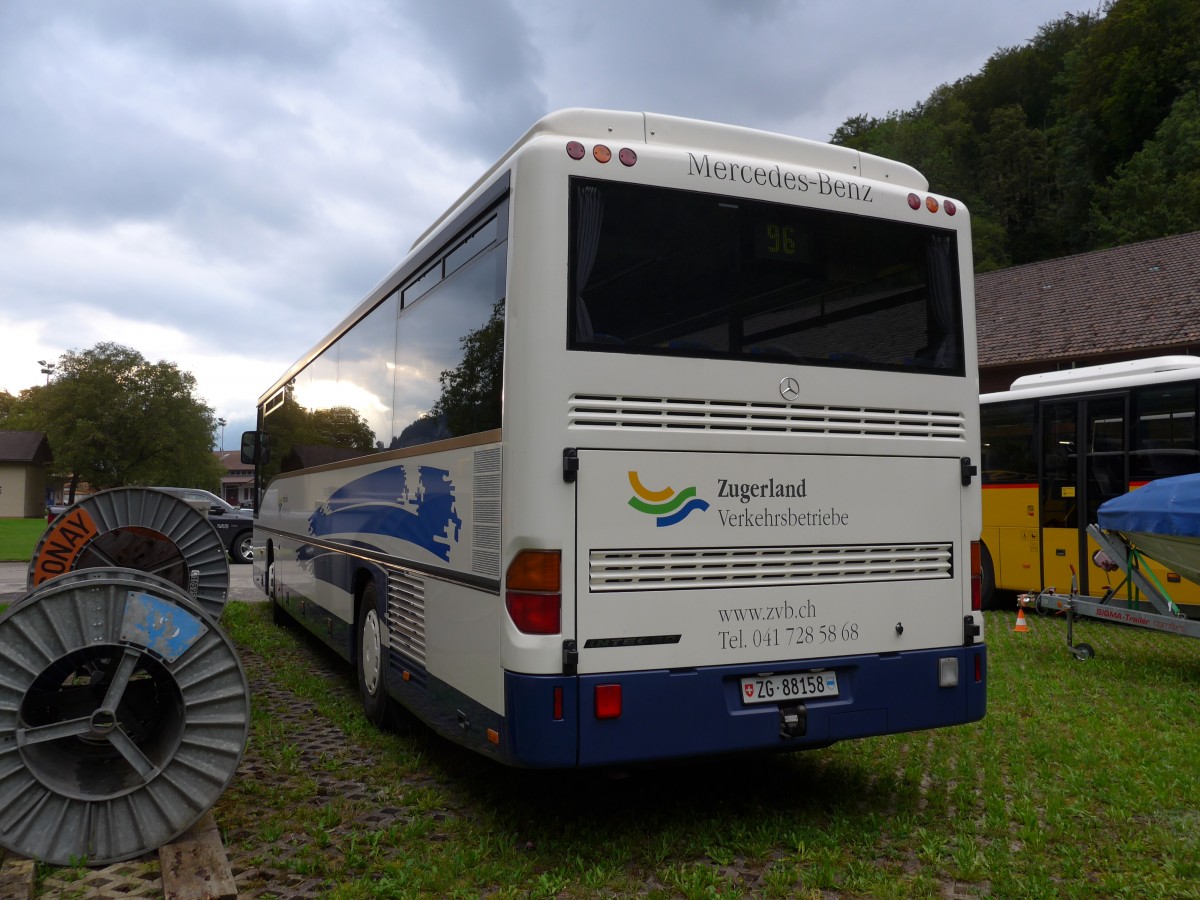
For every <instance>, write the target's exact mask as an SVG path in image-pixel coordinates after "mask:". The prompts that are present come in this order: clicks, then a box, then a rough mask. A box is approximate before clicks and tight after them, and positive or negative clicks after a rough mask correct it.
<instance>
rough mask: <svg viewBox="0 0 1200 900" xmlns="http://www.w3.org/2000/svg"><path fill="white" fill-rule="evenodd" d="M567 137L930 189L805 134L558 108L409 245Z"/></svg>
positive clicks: (899, 167)
mask: <svg viewBox="0 0 1200 900" xmlns="http://www.w3.org/2000/svg"><path fill="white" fill-rule="evenodd" d="M545 136H557V137H561V138H563V139H566V140H571V139H578V138H586V139H589V140H596V141H606V142H609V143H626V144H633V143H639V144H664V145H673V146H677V147H692V148H696V149H701V150H704V151H705V152H708V153H729V154H734V155H738V156H744V157H753V158H758V159H769V160H773V161H778V162H786V163H792V164H794V165H803V166H811V167H814V168H820V169H824V170H826V171H828V172H836V173H838V174H843V175H854V176H857V177H860V178H869V179H872V180H874V181H881V182H885V183H890V184H895V185H898V186H900V187H906V188H910V189H912V190H917V191H926V190H928V189H929V181H928V180H927V179H926V178H925V176H924V175H922V174H921V173H920V172H918V171H917V170H916V169H914V168H913V167H912V166H910V165H906V164H905V163H902V162H896V161H895V160H890V159H884V158H883V157H881V156H875V155H873V154H871V153H863V152H861V151H859V150H853V149H851V148H849V147H838V146H835V145H833V144H824V143H821V142H819V141H811V140H808V139H806V138H799V137H792V136H790V135H786V134H777V133H775V132H771V131H759V130H757V129H754V128H745V127H743V126H740V125H723V124H720V123H717V122H706V121H703V120H700V119H686V118H682V117H680V116H668V115H663V114H661V113H649V112H640V113H639V112H621V111H617V110H608V109H560V110H558V111H557V112H552V113H550V114H549V115H546V116H543V117H542V118H541V119H539V120H538V121H537V122H535V123H534V124H533V127H531V128H530V129H529V130H528V131H526V132H525V134H523V135H522V136H521V137H520V139H518V140H517V142H516V143H515V144H513V145H512V146H511V147H509V148H508V150H507V151H506V152H505V153H504V155H503V156H501V157H500V159H499V160H497V162H496V163H495V165H493V166H492V167H491V168H490V169H488V170H487V171H486V172H485V173H484V174H483V175H482V176H481V177H480V178H479V179H478V180H477V181H476V182H475V183H474V184H472V185H471V187H470V188H468V189H467V190H466V191H465V192H464V193H463V195H462V197H460V198H459V199H458V200H457V201H456V202H455V203H454V204H453V205H452V206H451V207H450V208H449V209H448V210H446V212H445V213H443V214H442V215H441V216H439V217H438V219H437V221H435V222H434V223H433V224H432V225H430V226H429V227H428V228H427V229H425V231H424V232H422V233H421V235H420V237H418V238H417V239H416V240H415V241H414V242H413V245H412V248H411V249H413V250H415V249H416V248H417V247H419V246H420V245H421V243H422V242H424V241H425V240H426V239H427V238H429V237H430V236H431V235H432V234H434V233H435V232H436V231H437V230H438V229H439V228H440V227H441V226H442V223H443V222H445V221H446V220H447V219H448V218H450V217H451V216H452V215H453V214H454V212H455V211H456V210H457V209H459V208H460V207H461V206H463V205H464V204H465V203H466V202H467V200H468V199H469V198H470V197H471V195H472V194H474V193H475V192H476V191H477V190H479V188H480V187H482V186H483V185H484V184H485V183H486V182H487V181H488V180H489V179H491V178H492V176H493V175H494V174H495V173H496V172H497V171H498V170H500V169H502V168H503V167H504V166H506V165H507V164H508V162H509V160H510V159H511V158H512V157H513V156H514V155H515V154H516V153H517V152H518V151H519V150H520V149H521V148H522V147H523V146H525V145H526V144H528V143H530V142H531V141H534V140H536V139H537V138H539V137H545Z"/></svg>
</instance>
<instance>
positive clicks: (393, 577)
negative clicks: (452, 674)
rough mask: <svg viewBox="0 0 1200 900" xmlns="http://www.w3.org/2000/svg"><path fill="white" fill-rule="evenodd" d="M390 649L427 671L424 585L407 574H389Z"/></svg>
mask: <svg viewBox="0 0 1200 900" xmlns="http://www.w3.org/2000/svg"><path fill="white" fill-rule="evenodd" d="M387 625H388V636H389V644H388V646H389V647H390V648H391V650H392V654H393V656H392V658H393V659H395V658H396V654H399V655H400V656H402V657H404V658H405V659H408V660H411V661H412V662H413V663H415V664H416V665H417V666H419V667H420V668H422V669H424V668H425V582H424V581H423V580H422V579H420V578H417V577H415V576H414V575H412V574H410V573H408V572H398V571H391V572H388V604H387Z"/></svg>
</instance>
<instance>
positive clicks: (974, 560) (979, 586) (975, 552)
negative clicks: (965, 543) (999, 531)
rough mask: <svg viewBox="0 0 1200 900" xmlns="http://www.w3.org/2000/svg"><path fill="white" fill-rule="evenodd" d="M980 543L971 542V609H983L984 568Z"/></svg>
mask: <svg viewBox="0 0 1200 900" xmlns="http://www.w3.org/2000/svg"><path fill="white" fill-rule="evenodd" d="M981 557H982V551H981V550H980V544H979V541H971V609H972V610H975V611H978V610H980V609H982V608H983V602H982V598H983V567H982V563H981Z"/></svg>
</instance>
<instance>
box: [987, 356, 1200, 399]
mask: <svg viewBox="0 0 1200 900" xmlns="http://www.w3.org/2000/svg"><path fill="white" fill-rule="evenodd" d="M1164 375H1166V376H1168V377H1165V378H1164V377H1160V376H1164ZM1197 375H1200V357H1197V356H1153V357H1148V358H1146V359H1131V360H1126V361H1124V362H1115V363H1104V364H1103V365H1098V366H1082V367H1080V368H1078V369H1062V370H1060V371H1057V372H1038V373H1037V374H1035V375H1022V376H1021V377H1020V378H1018V379H1016V380H1015V381H1013V383H1012V387H1011V388H1010V389H1009V390H1007V391H997V392H996V393H992V394H984V395H983V396H982V397H980V400H981V401H982V402H987V403H994V402H996V401H997V400H1002V399H1017V398H1019V397H1046V396H1053V395H1055V394H1078V393H1082V392H1084V391H1092V390H1103V389H1104V388H1107V387H1133V386H1136V385H1142V384H1154V383H1155V382H1157V381H1177V380H1180V379H1183V378H1187V377H1189V376H1191V377H1195V376H1197ZM1172 376H1173V377H1172Z"/></svg>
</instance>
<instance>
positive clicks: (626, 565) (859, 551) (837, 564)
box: [588, 543, 952, 591]
mask: <svg viewBox="0 0 1200 900" xmlns="http://www.w3.org/2000/svg"><path fill="white" fill-rule="evenodd" d="M951 563H952V559H951V545H950V544H949V543H946V544H892V545H886V546H881V545H848V546H841V547H771V548H719V547H718V548H705V549H698V548H694V549H686V550H593V551H592V552H591V554H590V559H589V572H588V582H589V587H590V589H591V590H592V591H656V590H657V591H669V590H686V589H690V588H730V587H767V586H774V585H811V584H842V583H848V582H866V581H922V580H929V579H940V578H949V577H951V574H952V569H951Z"/></svg>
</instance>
